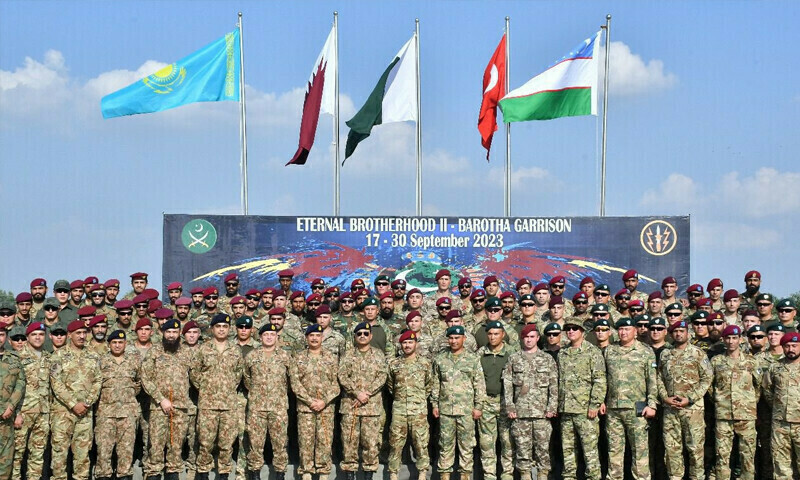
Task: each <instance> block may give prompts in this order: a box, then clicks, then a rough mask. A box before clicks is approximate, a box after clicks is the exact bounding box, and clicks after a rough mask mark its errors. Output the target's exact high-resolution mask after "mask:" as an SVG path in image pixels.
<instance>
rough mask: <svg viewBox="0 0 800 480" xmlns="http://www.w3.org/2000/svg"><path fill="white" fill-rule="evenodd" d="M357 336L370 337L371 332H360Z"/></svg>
mask: <svg viewBox="0 0 800 480" xmlns="http://www.w3.org/2000/svg"><path fill="white" fill-rule="evenodd" d="M356 337H369V332H358V333H356Z"/></svg>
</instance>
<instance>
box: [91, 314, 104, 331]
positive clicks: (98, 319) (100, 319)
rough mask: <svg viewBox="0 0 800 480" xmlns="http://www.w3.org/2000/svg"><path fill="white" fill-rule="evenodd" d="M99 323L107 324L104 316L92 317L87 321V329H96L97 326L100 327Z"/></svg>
mask: <svg viewBox="0 0 800 480" xmlns="http://www.w3.org/2000/svg"><path fill="white" fill-rule="evenodd" d="M101 323H105V324H106V325H107V324H108V320H106V316H105V315H95V316H94V317H92V319H91V320H89V328H92V327H96V326H97V325H100V324H101Z"/></svg>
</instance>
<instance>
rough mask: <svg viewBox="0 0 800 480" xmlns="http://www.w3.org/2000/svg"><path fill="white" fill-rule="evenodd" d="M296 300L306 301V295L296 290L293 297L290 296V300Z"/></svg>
mask: <svg viewBox="0 0 800 480" xmlns="http://www.w3.org/2000/svg"><path fill="white" fill-rule="evenodd" d="M295 298H302V299H303V300H305V299H306V297H305V295H304V294H303V292H301V291H300V290H295V291H294V292H292V294H291V295H289V300H294V299H295Z"/></svg>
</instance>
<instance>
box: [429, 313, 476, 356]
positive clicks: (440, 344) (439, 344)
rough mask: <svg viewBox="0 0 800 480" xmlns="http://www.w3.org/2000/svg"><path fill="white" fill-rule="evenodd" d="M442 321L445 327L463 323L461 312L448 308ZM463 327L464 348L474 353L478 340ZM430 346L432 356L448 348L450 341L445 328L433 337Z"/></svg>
mask: <svg viewBox="0 0 800 480" xmlns="http://www.w3.org/2000/svg"><path fill="white" fill-rule="evenodd" d="M444 323H445V328H450V327H452V326H453V325H464V318H463V317H462V316H461V312H459V311H458V310H450V311H449V312H448V313H447V317H445V322H444ZM464 328H465V331H464V349H465V350H467V351H468V352H470V353H475V352H477V351H478V342H477V341H476V340H475V336H474V335H472V334H471V333H469V332H468V331H466V326H464ZM481 328H483V327H481ZM431 348H432V351H433V355H434V356H436V355H438V354H440V353H442V352H446V351H448V350H449V349H450V341H449V338H448V336H447V330H443V331H442V333H441V334H440V335H439V336H438V337H436V338H434V339H433V342H432V345H431Z"/></svg>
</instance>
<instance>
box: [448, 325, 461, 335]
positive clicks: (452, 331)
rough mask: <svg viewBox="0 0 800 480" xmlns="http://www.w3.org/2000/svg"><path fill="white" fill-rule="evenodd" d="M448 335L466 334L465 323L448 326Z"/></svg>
mask: <svg viewBox="0 0 800 480" xmlns="http://www.w3.org/2000/svg"><path fill="white" fill-rule="evenodd" d="M446 335H447V336H448V337H449V336H451V335H464V325H453V326H451V327H447V332H446Z"/></svg>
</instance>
